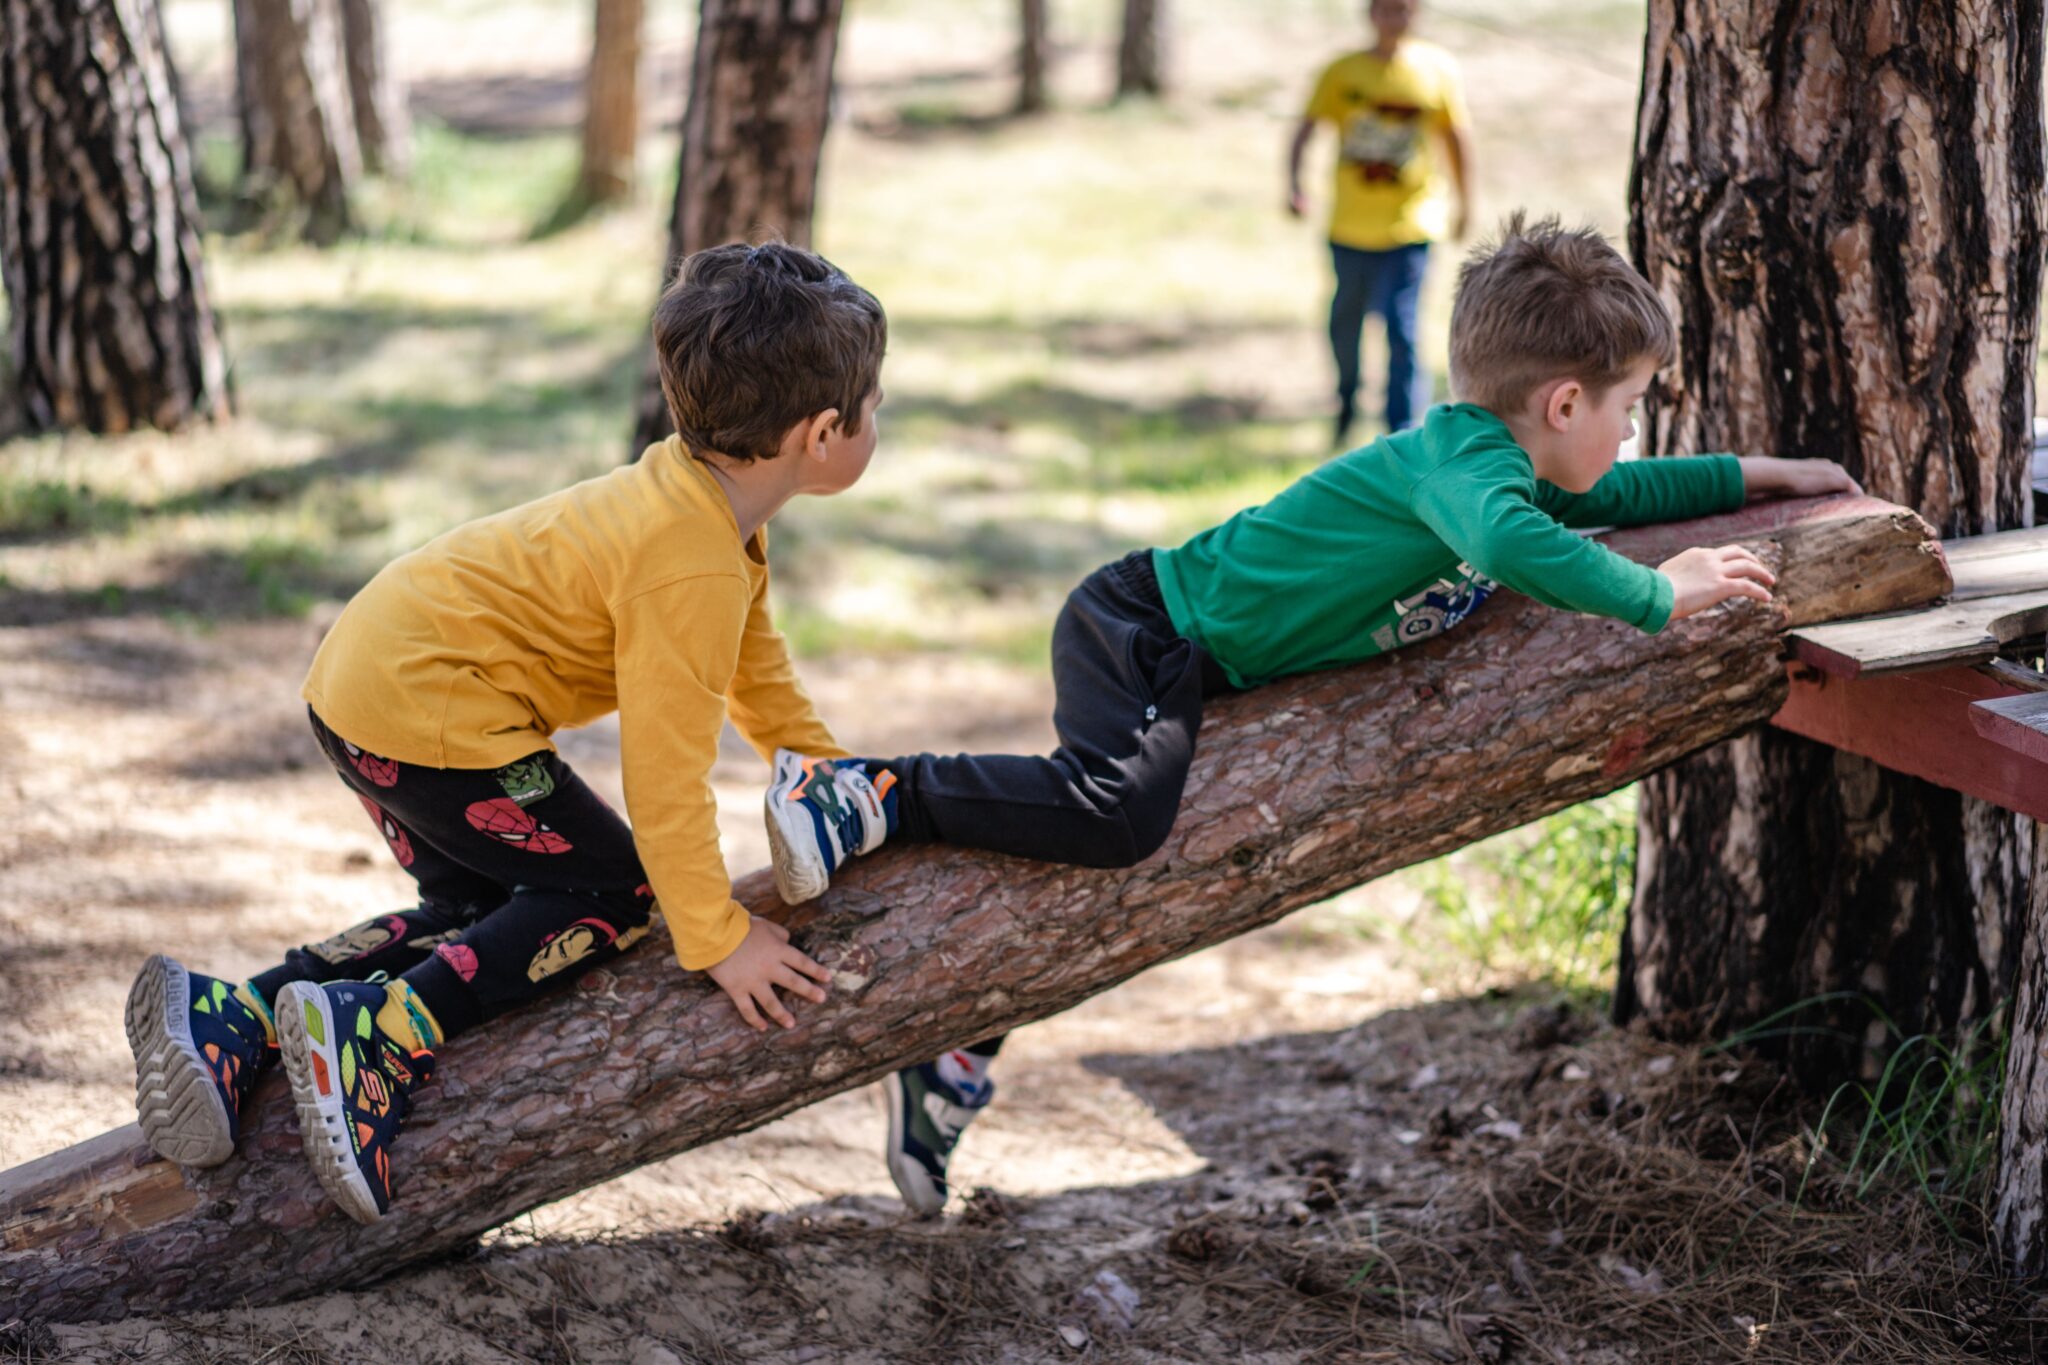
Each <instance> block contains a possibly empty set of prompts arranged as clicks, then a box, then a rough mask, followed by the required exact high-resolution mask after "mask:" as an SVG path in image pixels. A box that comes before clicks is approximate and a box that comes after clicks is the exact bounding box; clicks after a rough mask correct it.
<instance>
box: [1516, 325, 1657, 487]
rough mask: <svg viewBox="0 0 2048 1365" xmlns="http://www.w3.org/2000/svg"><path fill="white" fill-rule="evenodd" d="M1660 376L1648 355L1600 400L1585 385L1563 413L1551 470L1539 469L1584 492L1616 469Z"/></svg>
mask: <svg viewBox="0 0 2048 1365" xmlns="http://www.w3.org/2000/svg"><path fill="white" fill-rule="evenodd" d="M1656 377H1657V362H1656V361H1655V360H1654V359H1652V358H1650V357H1648V356H1645V357H1643V358H1642V359H1640V360H1638V361H1636V363H1635V364H1634V365H1632V366H1630V367H1629V372H1628V373H1627V374H1626V375H1624V376H1622V378H1621V381H1620V382H1619V383H1617V384H1615V385H1614V387H1612V388H1610V389H1609V390H1607V392H1606V393H1603V394H1601V395H1600V396H1599V397H1598V398H1597V399H1596V398H1594V397H1593V396H1592V395H1591V394H1589V393H1587V392H1586V391H1585V390H1583V389H1581V390H1580V391H1579V393H1578V395H1577V397H1576V398H1574V399H1573V400H1572V401H1571V404H1570V407H1569V409H1568V411H1567V412H1566V413H1565V414H1563V416H1564V423H1563V429H1562V430H1561V431H1557V432H1556V436H1557V440H1556V444H1555V446H1554V448H1553V450H1552V451H1550V452H1547V453H1549V455H1550V457H1551V458H1550V459H1548V460H1546V461H1545V463H1546V464H1547V465H1548V466H1549V468H1548V469H1547V470H1543V469H1539V470H1538V471H1537V473H1538V474H1539V475H1540V476H1541V477H1543V478H1544V479H1546V480H1548V481H1549V482H1551V483H1554V484H1556V485H1557V486H1558V487H1559V488H1562V489H1564V490H1565V491H1566V492H1568V493H1584V492H1586V491H1587V490H1589V489H1590V488H1592V486H1593V485H1594V484H1596V483H1598V482H1600V480H1601V479H1603V478H1604V477H1606V475H1607V471H1608V470H1610V469H1612V468H1614V461H1615V458H1616V457H1617V456H1619V455H1620V453H1621V443H1622V442H1623V441H1626V440H1627V439H1628V438H1629V437H1631V436H1633V435H1635V434H1636V424H1635V417H1634V413H1635V407H1636V404H1638V403H1640V402H1642V401H1643V395H1644V394H1645V393H1647V392H1649V388H1650V381H1651V380H1653V379H1655V378H1656Z"/></svg>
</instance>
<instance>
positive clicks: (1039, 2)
mask: <svg viewBox="0 0 2048 1365" xmlns="http://www.w3.org/2000/svg"><path fill="white" fill-rule="evenodd" d="M1047 4H1048V0H1021V5H1020V7H1019V10H1018V16H1017V17H1018V21H1019V23H1018V31H1017V112H1018V113H1020V114H1036V113H1038V112H1040V111H1041V110H1043V109H1044V108H1045V74H1046V48H1047V44H1048V41H1049V36H1050V35H1049V28H1050V22H1049V20H1048V17H1047V14H1046V10H1047Z"/></svg>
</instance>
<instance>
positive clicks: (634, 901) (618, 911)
mask: <svg viewBox="0 0 2048 1365" xmlns="http://www.w3.org/2000/svg"><path fill="white" fill-rule="evenodd" d="M591 899H592V900H594V901H596V902H597V904H598V906H599V907H600V909H601V911H602V913H603V914H604V917H605V918H606V919H608V920H610V921H611V922H612V924H613V925H614V927H616V928H618V929H620V930H622V931H623V930H627V929H644V928H646V927H647V921H648V918H649V916H650V915H651V914H652V913H653V910H654V892H653V890H652V889H651V888H649V887H648V885H647V883H645V882H642V883H641V884H640V885H639V886H637V887H632V888H630V889H620V890H616V891H595V892H592V893H591Z"/></svg>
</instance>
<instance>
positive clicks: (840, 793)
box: [762, 749, 896, 905]
mask: <svg viewBox="0 0 2048 1365" xmlns="http://www.w3.org/2000/svg"><path fill="white" fill-rule="evenodd" d="M895 785H896V775H895V774H894V773H892V772H889V771H887V770H886V769H884V770H883V771H882V772H881V773H879V774H877V775H876V776H875V777H874V778H872V779H870V778H869V776H868V774H867V770H866V768H865V767H864V766H863V765H862V764H860V763H858V762H854V761H852V760H848V759H830V758H806V757H805V756H804V755H802V754H800V753H798V752H796V751H795V750H794V749H777V750H776V751H775V776H774V778H773V779H772V780H771V781H770V782H769V784H768V795H767V798H766V799H765V800H764V801H763V803H762V807H763V812H764V814H765V815H766V817H767V821H768V848H769V851H770V852H771V853H772V854H773V855H774V862H775V889H776V890H777V891H778V892H780V893H781V895H782V899H783V900H784V901H786V902H788V903H789V904H791V905H796V904H798V903H799V902H802V901H807V900H811V899H813V898H815V897H818V896H822V895H824V894H825V890H826V888H827V887H829V886H831V885H832V874H833V873H834V872H837V871H838V870H839V868H840V866H841V865H842V864H844V863H845V862H846V860H847V859H848V858H851V857H853V856H854V855H856V854H860V853H872V852H873V851H874V850H876V849H878V848H880V847H881V846H882V841H883V840H884V839H886V838H888V837H889V816H888V811H887V807H886V806H885V804H884V799H885V798H886V797H887V796H888V795H889V789H890V788H891V787H893V786H895Z"/></svg>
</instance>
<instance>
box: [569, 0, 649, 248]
mask: <svg viewBox="0 0 2048 1365" xmlns="http://www.w3.org/2000/svg"><path fill="white" fill-rule="evenodd" d="M645 16H646V2H645V0H597V6H596V23H595V26H594V31H593V34H592V37H591V43H590V71H589V75H588V76H587V77H586V79H585V81H584V86H583V162H582V166H581V168H580V169H579V170H578V171H577V173H576V190H575V202H576V204H577V206H578V207H579V208H593V207H596V206H598V205H601V204H616V203H619V202H621V201H623V200H626V199H628V198H630V197H631V196H632V193H633V180H634V162H635V158H636V157H637V156H638V154H639V144H640V46H641V32H642V30H643V28H644V27H645Z"/></svg>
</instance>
